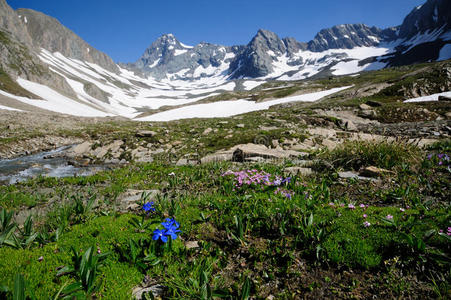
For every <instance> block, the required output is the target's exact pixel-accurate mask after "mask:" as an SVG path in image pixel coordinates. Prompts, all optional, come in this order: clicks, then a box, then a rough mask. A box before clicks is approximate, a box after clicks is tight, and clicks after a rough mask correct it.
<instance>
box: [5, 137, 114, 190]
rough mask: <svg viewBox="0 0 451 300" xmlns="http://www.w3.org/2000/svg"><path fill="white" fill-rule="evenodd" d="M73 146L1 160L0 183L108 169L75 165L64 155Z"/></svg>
mask: <svg viewBox="0 0 451 300" xmlns="http://www.w3.org/2000/svg"><path fill="white" fill-rule="evenodd" d="M69 148H71V146H64V147H60V148H57V149H55V150H51V151H46V152H40V153H37V154H33V155H27V156H22V157H18V158H13V159H4V160H0V185H1V184H14V183H17V182H21V181H26V180H28V179H31V178H35V177H38V176H44V177H58V178H60V177H71V176H88V175H92V174H94V173H96V172H99V171H102V170H105V169H107V167H106V166H101V165H93V166H86V167H79V166H73V165H70V164H69V159H68V158H67V157H66V156H65V155H64V154H65V152H66V151H67V150H68V149H69Z"/></svg>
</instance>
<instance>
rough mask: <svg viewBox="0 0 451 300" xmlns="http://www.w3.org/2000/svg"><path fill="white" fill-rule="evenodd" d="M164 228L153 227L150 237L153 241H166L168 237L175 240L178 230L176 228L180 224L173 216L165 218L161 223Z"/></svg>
mask: <svg viewBox="0 0 451 300" xmlns="http://www.w3.org/2000/svg"><path fill="white" fill-rule="evenodd" d="M161 226H163V228H164V229H155V230H154V232H153V237H152V239H153V240H154V241H158V240H161V241H162V242H163V243H166V242H167V241H168V238H169V237H170V238H171V239H173V240H175V239H176V238H177V234H178V233H179V232H180V230H179V229H178V228H179V227H180V224H179V223H178V222H177V221H176V220H175V219H174V218H166V220H165V221H164V222H163V223H161Z"/></svg>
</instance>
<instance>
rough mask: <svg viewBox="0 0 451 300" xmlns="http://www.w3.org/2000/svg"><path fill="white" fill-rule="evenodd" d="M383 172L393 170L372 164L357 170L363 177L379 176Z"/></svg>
mask: <svg viewBox="0 0 451 300" xmlns="http://www.w3.org/2000/svg"><path fill="white" fill-rule="evenodd" d="M384 174H394V172H393V171H390V170H386V169H381V168H378V167H374V166H370V167H365V168H363V169H361V170H360V171H359V175H361V176H365V177H381V176H382V175H384Z"/></svg>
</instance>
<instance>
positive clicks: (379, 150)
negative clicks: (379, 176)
mask: <svg viewBox="0 0 451 300" xmlns="http://www.w3.org/2000/svg"><path fill="white" fill-rule="evenodd" d="M323 156H324V157H326V158H328V159H329V160H331V161H332V162H333V164H334V166H335V167H337V168H338V167H342V168H348V169H354V170H359V169H360V168H361V167H367V166H376V167H379V168H385V169H389V170H391V169H393V168H394V167H395V166H401V165H402V164H407V163H415V162H418V161H419V159H420V150H419V149H418V148H417V147H416V146H414V145H409V144H407V143H402V142H367V141H350V142H345V143H343V144H341V145H339V146H338V147H337V148H335V149H334V150H331V151H328V152H325V153H324V154H323Z"/></svg>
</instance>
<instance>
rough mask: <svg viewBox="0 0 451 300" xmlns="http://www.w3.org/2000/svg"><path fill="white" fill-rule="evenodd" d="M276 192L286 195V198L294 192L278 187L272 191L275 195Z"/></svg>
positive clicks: (289, 197)
mask: <svg viewBox="0 0 451 300" xmlns="http://www.w3.org/2000/svg"><path fill="white" fill-rule="evenodd" d="M277 194H279V195H283V196H285V197H287V198H288V199H291V197H293V195H294V192H292V191H289V190H286V189H282V188H280V187H278V188H277V189H276V190H275V191H274V195H277Z"/></svg>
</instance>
